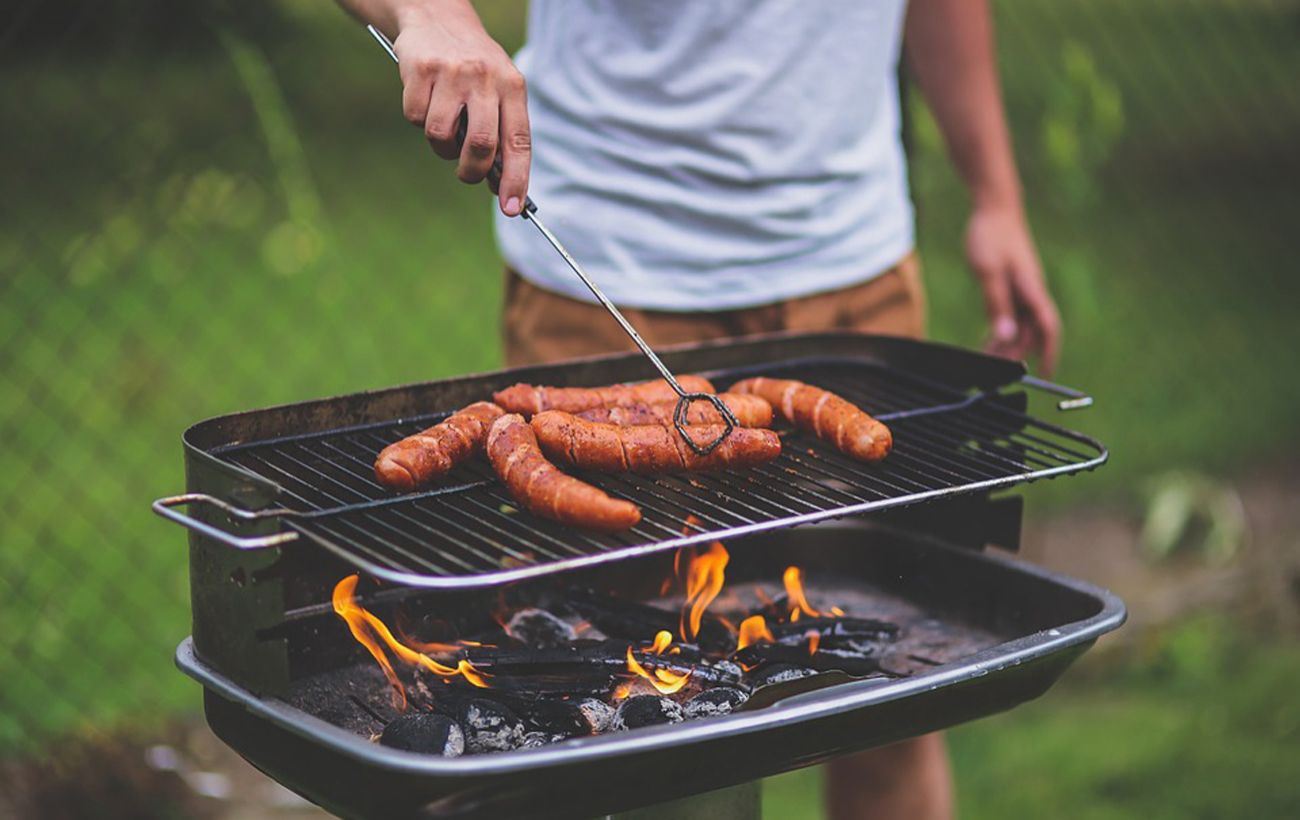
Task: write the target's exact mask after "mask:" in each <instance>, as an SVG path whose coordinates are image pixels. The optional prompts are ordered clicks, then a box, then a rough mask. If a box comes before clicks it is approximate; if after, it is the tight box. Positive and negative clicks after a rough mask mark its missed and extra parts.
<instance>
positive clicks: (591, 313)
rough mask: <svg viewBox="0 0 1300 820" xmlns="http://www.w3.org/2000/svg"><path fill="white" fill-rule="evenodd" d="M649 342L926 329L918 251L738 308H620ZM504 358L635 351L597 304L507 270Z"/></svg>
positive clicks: (525, 360)
mask: <svg viewBox="0 0 1300 820" xmlns="http://www.w3.org/2000/svg"><path fill="white" fill-rule="evenodd" d="M623 315H624V316H626V317H627V319H628V321H630V322H631V323H632V325H633V326H634V327H635V328H636V329H637V331H638V332H640V333H641V335H642V337H643V338H644V339H645V340H646V341H647V342H648V343H649V344H650V345H651V346H652V347H658V346H662V345H672V344H680V343H686V342H700V341H705V340H709V339H721V338H726V337H730V336H748V335H751V334H754V333H770V332H776V331H817V330H850V331H857V332H859V333H884V334H889V335H893V336H911V337H918V338H919V337H921V336H923V335H924V334H925V295H924V291H923V290H922V287H921V265H920V260H918V259H917V256H916V254H915V253H912V254H909V255H908V256H907V257H906V258H905V259H903V261H902V262H899V263H898V264H897V265H895V266H894V267H892V268H890V269H889V270H888V271H886V272H885V273H883V274H881V275H880V276H877V277H875V278H874V279H871V280H869V281H867V282H864V283H863V284H861V285H854V286H853V287H848V288H844V289H842V290H835V291H829V292H827V293H818V294H814V295H812V296H806V297H804V298H802V299H790V300H787V301H785V302H777V303H775V304H771V305H762V306H759V307H754V308H743V309H740V310H721V311H716V312H712V313H709V312H692V313H679V312H670V311H659V310H638V309H635V308H625V309H623ZM503 325H504V334H505V353H506V364H507V366H510V367H515V366H518V365H525V364H542V363H545V362H552V361H558V360H560V359H571V358H574V357H577V356H591V355H595V354H597V353H611V352H615V351H624V350H635V349H636V346H635V345H634V344H633V343H632V340H631V339H629V338H628V337H627V334H625V333H624V332H623V329H622V328H621V327H619V326H618V323H617V322H615V321H614V319H613V317H611V316H610V315H609V314H608V313H606V312H605V309H604V308H603V307H601V306H600V305H593V304H589V303H587V302H579V301H577V300H576V299H570V298H569V297H567V296H560V295H558V294H555V293H551V292H550V291H547V290H543V289H542V288H539V287H537V286H536V285H534V284H532V283H531V282H529V281H528V280H526V279H524V278H523V277H521V276H520V275H519V274H518V273H516V272H514V271H513V270H510V269H509V268H507V269H506V292H505V306H504V315H503Z"/></svg>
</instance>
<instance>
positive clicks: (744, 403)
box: [574, 393, 772, 427]
mask: <svg viewBox="0 0 1300 820" xmlns="http://www.w3.org/2000/svg"><path fill="white" fill-rule="evenodd" d="M718 398H720V399H722V401H723V402H724V403H725V404H726V405H727V407H728V408H730V409H731V412H732V414H734V415H735V417H736V421H738V422H740V426H741V427H771V426H772V405H770V404H768V403H767V401H765V400H764V399H763V398H761V397H760V396H748V395H741V394H740V393H721V394H719V395H718ZM676 410H677V402H676V401H675V400H674V401H657V402H654V403H652V404H629V405H626V406H624V407H596V408H594V409H591V410H583V411H582V412H581V413H575V414H574V415H576V416H577V417H578V418H580V419H586V420H587V421H599V422H604V423H605V424H617V425H618V426H619V427H631V426H633V425H636V424H672V423H673V413H674V412H676ZM686 423H687V424H722V423H723V420H722V414H721V413H719V412H718V408H716V407H714V406H713V405H712V404H711V403H709V402H707V401H702V400H701V401H696V402H692V403H691V406H690V409H689V410H687V411H686Z"/></svg>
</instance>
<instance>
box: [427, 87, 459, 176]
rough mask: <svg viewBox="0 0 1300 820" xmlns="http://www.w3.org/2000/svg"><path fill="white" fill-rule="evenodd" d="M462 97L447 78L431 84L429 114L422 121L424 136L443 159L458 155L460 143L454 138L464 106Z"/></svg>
mask: <svg viewBox="0 0 1300 820" xmlns="http://www.w3.org/2000/svg"><path fill="white" fill-rule="evenodd" d="M464 106H465V102H464V97H463V95H462V94H460V92H459V91H457V90H456V87H455V85H454V84H453V83H452V82H451V81H450V80H449V79H448V80H443V81H442V82H439V83H436V84H435V85H434V86H433V95H432V96H431V97H430V98H429V115H428V117H427V118H426V119H425V122H424V136H425V138H426V139H428V140H429V146H430V147H431V148H433V152H434V153H435V154H437V155H438V156H440V157H442V158H443V159H455V158H456V157H458V156H460V143H459V142H457V140H456V127H457V126H458V125H459V123H460V112H461V109H462V108H464Z"/></svg>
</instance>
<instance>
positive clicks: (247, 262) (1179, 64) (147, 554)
mask: <svg viewBox="0 0 1300 820" xmlns="http://www.w3.org/2000/svg"><path fill="white" fill-rule="evenodd" d="M11 5H12V6H15V7H16V8H10V9H9V10H7V11H5V12H0V72H3V82H2V83H0V121H3V122H4V123H5V125H4V127H3V128H2V129H0V140H3V143H4V150H3V151H0V168H2V169H3V172H2V174H0V179H3V181H4V184H3V197H2V198H0V430H3V432H4V446H3V449H2V450H0V539H2V540H0V623H2V624H3V629H0V756H13V755H20V754H29V753H33V752H36V751H39V750H40V749H42V748H45V747H46V745H47V744H49V743H50V742H51V741H52V740H54V739H56V738H60V737H65V736H68V735H73V736H75V735H79V734H81V735H84V734H87V733H103V732H112V731H114V730H117V729H120V728H123V727H127V728H134V729H144V730H148V729H150V727H156V726H159V725H161V724H162V723H164V722H165V721H166V720H167V719H169V718H170V717H172V716H174V715H176V714H178V713H181V712H184V711H186V710H192V709H194V708H195V705H196V703H197V698H196V691H195V688H194V687H193V686H192V685H191V684H189V683H188V682H186V681H185V680H184V679H182V678H181V676H179V675H178V674H176V673H175V672H174V670H173V669H172V667H171V664H170V654H171V652H172V650H173V648H174V646H175V644H176V643H177V642H178V641H179V640H180V639H181V638H182V637H184V635H185V634H186V633H187V632H188V600H187V595H188V592H187V590H188V587H187V574H186V573H187V566H186V551H185V546H184V543H185V539H184V537H183V535H182V533H181V532H180V531H179V530H178V529H176V528H174V527H170V526H167V525H164V524H163V523H162V522H160V521H158V520H156V519H155V518H154V517H153V516H152V515H151V514H150V513H149V511H148V502H149V501H150V500H151V499H153V498H156V497H159V496H163V495H167V494H170V493H174V492H178V491H181V490H182V489H183V487H184V478H183V475H182V470H181V450H180V443H179V436H180V433H181V431H182V430H183V429H184V428H185V426H186V425H188V424H190V423H193V422H195V421H198V420H200V419H202V418H206V417H209V416H213V415H217V414H220V413H225V412H230V411H235V410H241V409H247V408H251V407H258V406H264V405H268V404H274V403H279V402H288V401H295V400H301V399H306V398H311V397H316V396H322V395H329V394H334V393H342V392H353V391H357V390H362V389H368V388H376V387H381V386H386V385H391V384H398V383H403V382H411V381H417V380H423V379H430V378H439V377H445V376H450V375H454V374H459V373H465V372H472V371H476V370H482V369H487V368H490V367H493V366H495V365H497V364H498V362H499V359H500V349H499V343H498V334H497V332H496V328H497V322H498V319H497V308H498V303H499V299H500V263H499V261H498V260H497V259H496V257H495V252H494V249H493V245H492V242H491V238H490V219H489V213H490V212H489V208H490V206H491V205H490V202H488V200H487V197H486V196H485V195H483V192H482V191H481V190H477V189H470V188H467V187H466V186H461V185H459V184H457V183H456V182H455V180H454V178H453V175H452V174H451V172H450V169H448V168H447V167H445V166H444V165H442V164H441V163H439V162H437V161H436V160H434V159H433V158H432V157H431V155H430V154H429V152H428V151H427V149H426V148H425V146H424V145H423V143H422V140H421V139H420V137H419V135H418V134H417V133H416V132H414V130H413V129H410V128H409V127H407V126H406V125H405V123H404V122H403V120H402V119H401V116H400V110H399V105H398V102H399V94H400V88H399V85H398V82H397V79H396V77H395V76H394V74H393V70H392V66H391V65H390V64H389V63H388V60H387V58H385V57H384V56H383V54H382V53H380V52H378V50H377V49H376V48H375V46H374V44H373V43H372V42H371V41H370V40H369V38H368V37H366V36H365V34H364V32H363V31H362V30H361V29H360V28H359V27H358V26H356V25H355V24H354V23H353V22H352V21H350V20H349V19H347V18H346V17H344V16H343V14H342V13H341V12H339V11H337V10H336V9H334V8H333V7H332V6H331V5H330V4H325V3H319V2H310V1H309V0H301V1H300V2H288V1H287V0H281V2H277V3H249V4H246V7H245V5H244V4H221V3H215V2H214V3H210V4H208V3H199V4H193V5H194V6H195V9H188V10H186V11H185V12H184V13H182V12H180V11H178V10H177V6H176V4H165V3H162V2H151V3H144V4H126V3H99V2H93V0H70V1H69V2H66V3H62V4H57V5H55V6H54V8H53V10H51V8H47V7H45V4H40V3H38V2H35V0H23V2H18V3H16V4H11ZM52 5H53V4H52ZM184 5H186V6H188V5H191V4H184ZM482 5H483V12H484V14H485V17H486V18H487V22H488V24H489V27H490V29H491V30H492V31H493V32H494V33H495V34H497V35H498V36H499V37H500V39H501V40H502V41H503V43H504V44H506V45H507V46H508V47H511V48H514V47H517V46H518V44H519V43H520V42H521V40H522V36H523V21H522V9H521V5H522V4H507V3H504V2H501V3H484V4H482ZM209 6H210V8H209ZM995 7H996V13H997V21H998V26H999V37H1000V54H1001V68H1002V73H1003V77H1004V82H1005V88H1006V96H1007V106H1008V112H1009V116H1010V120H1011V123H1012V126H1013V130H1014V134H1015V140H1016V145H1017V151H1018V154H1019V158H1020V162H1021V166H1022V170H1023V172H1024V176H1025V184H1026V191H1027V199H1028V202H1029V204H1030V208H1031V218H1032V220H1033V222H1034V226H1035V229H1036V233H1037V236H1038V239H1039V242H1040V246H1041V250H1042V253H1043V256H1044V259H1045V262H1046V266H1047V268H1048V270H1049V275H1050V277H1051V279H1052V283H1053V287H1054V290H1055V292H1056V294H1057V296H1058V298H1059V301H1060V304H1061V308H1062V312H1063V315H1064V318H1065V324H1066V333H1067V338H1066V355H1065V359H1064V364H1063V367H1062V369H1061V373H1060V376H1061V379H1062V380H1063V381H1065V382H1067V383H1077V384H1078V385H1080V386H1083V387H1086V388H1088V389H1089V390H1090V391H1092V392H1093V393H1094V394H1096V395H1097V396H1098V397H1099V408H1098V411H1097V412H1096V413H1095V414H1094V415H1093V416H1092V417H1091V418H1088V419H1085V420H1081V421H1080V423H1081V424H1083V425H1084V426H1086V427H1087V428H1088V429H1090V430H1092V431H1094V432H1097V433H1098V434H1099V435H1100V436H1101V437H1103V438H1104V439H1106V440H1107V441H1108V442H1109V443H1111V444H1112V445H1113V447H1114V449H1115V452H1116V453H1117V454H1118V458H1117V459H1116V464H1115V465H1114V466H1113V467H1112V468H1109V469H1108V471H1107V472H1106V473H1104V474H1100V475H1099V476H1098V477H1096V478H1091V479H1088V480H1084V481H1080V482H1074V484H1075V486H1072V487H1070V488H1069V490H1070V493H1071V495H1072V496H1074V495H1079V494H1084V495H1087V494H1090V493H1091V494H1104V493H1123V492H1125V491H1126V490H1125V488H1126V487H1127V486H1128V485H1129V484H1130V483H1131V482H1132V480H1133V479H1135V478H1136V477H1139V476H1142V475H1144V474H1145V473H1146V472H1149V471H1151V470H1154V469H1157V468H1159V467H1160V466H1162V465H1164V464H1168V463H1178V464H1190V465H1196V466H1199V467H1201V468H1203V469H1209V470H1224V471H1230V470H1233V469H1237V468H1240V467H1241V466H1242V465H1245V464H1249V463H1251V462H1252V461H1253V460H1257V459H1261V458H1267V457H1269V456H1270V454H1276V453H1278V452H1285V451H1286V450H1285V448H1287V447H1291V446H1293V445H1294V444H1295V443H1296V442H1297V439H1298V438H1300V436H1297V432H1298V430H1297V425H1296V423H1295V422H1294V420H1293V416H1294V407H1295V406H1296V405H1297V403H1300V390H1298V388H1297V383H1298V381H1300V380H1296V379H1295V377H1294V374H1293V369H1294V364H1293V362H1292V359H1293V355H1294V350H1295V346H1296V343H1297V342H1298V341H1300V338H1298V337H1297V333H1296V330H1295V317H1294V312H1293V308H1292V305H1291V304H1290V303H1289V302H1288V300H1287V298H1286V297H1288V296H1290V295H1291V294H1293V293H1294V289H1293V288H1292V282H1291V279H1292V277H1293V276H1294V274H1295V264H1296V263H1295V260H1296V259H1297V258H1300V255H1298V254H1297V252H1300V243H1298V242H1297V233H1298V231H1297V226H1298V225H1300V221H1298V220H1297V217H1300V206H1298V205H1297V196H1296V192H1297V191H1298V190H1300V154H1298V153H1297V151H1296V146H1297V145H1300V85H1297V83H1296V77H1298V76H1300V49H1298V48H1297V36H1298V35H1300V5H1298V4H1297V3H1296V2H1293V1H1290V0H996V2H995ZM177 15H179V17H180V18H181V19H177ZM908 106H909V111H910V112H911V114H912V122H913V124H914V139H913V154H912V179H913V185H914V188H915V191H916V195H917V197H918V200H919V203H920V213H921V222H920V237H921V245H922V247H921V250H922V256H923V258H924V260H925V263H926V268H927V276H928V279H929V283H930V292H931V300H932V304H933V315H932V324H933V328H934V332H935V334H936V336H937V337H938V338H941V339H944V340H950V341H956V342H959V343H963V344H978V343H979V342H980V340H981V338H982V334H983V328H982V324H981V317H982V313H981V310H980V308H979V304H980V302H979V296H978V292H977V290H976V289H975V287H974V284H973V283H972V282H971V281H970V279H969V275H968V274H967V273H966V272H965V270H964V267H963V262H962V256H961V231H962V227H963V220H964V215H965V204H964V202H965V200H964V196H963V194H962V192H961V190H960V186H959V185H958V184H957V181H956V179H955V178H954V176H953V173H952V171H951V169H950V167H949V166H948V164H947V162H946V160H945V159H944V157H943V150H942V146H941V139H940V137H939V134H938V132H937V130H936V128H935V127H934V125H933V122H932V121H931V120H930V118H929V117H928V115H927V114H926V112H925V109H924V106H923V104H922V103H921V101H920V100H919V99H917V98H915V96H913V97H912V98H911V99H909V101H908ZM538 150H544V146H539V147H538ZM1229 420H1231V422H1229ZM1225 423H1232V424H1233V426H1234V430H1233V432H1232V433H1231V434H1230V435H1228V434H1225V433H1224V430H1223V426H1224V424H1225ZM1230 444H1231V445H1232V446H1229V445H1230ZM1056 489H1057V488H1049V490H1048V492H1047V493H1046V495H1045V496H1044V498H1045V501H1044V503H1049V504H1050V503H1056V502H1054V498H1055V496H1056V495H1059V493H1057V492H1056Z"/></svg>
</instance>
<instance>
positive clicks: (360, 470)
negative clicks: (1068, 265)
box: [214, 361, 1106, 587]
mask: <svg viewBox="0 0 1300 820" xmlns="http://www.w3.org/2000/svg"><path fill="white" fill-rule="evenodd" d="M764 372H765V373H768V374H770V375H773V376H778V377H790V378H800V379H803V380H805V381H808V382H810V383H813V384H816V385H818V386H821V387H825V388H827V389H830V390H833V391H835V392H836V393H839V394H840V395H842V396H844V397H846V398H848V399H849V400H850V401H853V402H855V403H857V404H858V405H859V406H861V407H863V408H864V409H866V410H867V411H868V412H870V413H872V414H873V415H876V416H877V417H878V418H880V419H881V420H883V421H886V422H888V423H889V424H890V426H891V428H892V430H893V433H894V450H893V452H892V453H891V454H890V456H889V457H888V458H887V459H885V460H884V461H883V462H881V463H879V464H863V463H860V462H856V461H853V460H852V459H850V458H848V457H847V456H845V455H843V454H841V453H839V452H838V451H837V450H836V449H835V448H834V447H831V446H829V445H827V444H825V443H823V442H821V441H820V440H818V439H817V438H815V437H813V436H811V435H809V434H806V433H803V432H800V431H796V430H793V429H788V428H784V429H782V430H781V435H782V454H781V457H780V458H779V459H777V460H776V461H774V462H772V463H770V464H766V465H763V466H761V467H756V468H751V469H747V470H739V471H735V472H719V473H693V474H684V475H659V476H637V475H631V474H615V475H611V474H595V473H585V472H583V473H579V475H580V477H581V478H583V479H584V480H586V481H588V482H590V483H592V484H595V485H596V486H598V487H600V488H601V489H603V490H605V491H606V492H608V493H610V494H611V495H614V496H618V497H622V498H627V499H629V500H631V501H634V502H635V503H636V504H638V505H639V506H640V507H641V509H642V515H643V517H642V521H641V523H640V524H638V525H637V526H636V527H634V528H632V529H630V530H627V531H625V532H621V533H613V534H596V533H588V532H583V531H580V530H575V529H573V528H570V527H566V526H563V525H560V524H557V523H554V522H551V521H547V520H544V519H541V518H538V517H536V516H533V515H530V514H528V513H526V512H523V511H521V510H519V509H517V508H516V506H515V505H514V502H513V501H512V500H511V499H510V497H509V495H508V494H507V492H506V491H505V488H504V487H503V486H502V485H501V484H500V483H499V482H498V481H497V480H496V477H495V476H494V475H493V474H492V471H491V469H490V468H489V467H488V466H487V465H486V464H485V463H482V462H481V461H480V462H476V463H473V464H471V465H469V466H467V467H465V468H463V469H461V470H460V471H459V472H457V473H456V474H453V476H451V477H450V478H449V480H448V481H447V482H446V483H445V484H443V485H441V486H437V487H433V488H430V489H429V490H427V491H424V492H417V493H411V494H406V495H394V494H393V493H392V491H390V490H388V489H386V488H384V487H382V486H381V485H379V484H378V483H377V482H376V481H375V479H374V476H373V472H372V465H373V463H374V458H375V454H376V453H378V452H379V450H381V449H382V448H383V447H385V446H386V445H388V444H390V443H392V442H393V441H396V440H398V439H400V438H402V437H404V436H407V435H410V434H412V433H414V432H417V431H418V430H421V429H423V428H424V427H427V426H429V425H430V424H432V423H435V422H436V421H437V420H438V419H439V418H441V417H443V416H444V415H445V413H439V414H430V415H428V416H423V417H419V418H414V419H404V420H400V421H394V422H390V423H383V424H377V425H367V426H363V427H352V428H347V429H341V430H335V431H330V432H325V433H313V434H310V435H302V436H292V435H291V436H287V437H281V438H276V439H273V440H269V441H260V442H247V443H240V444H238V445H232V446H229V447H224V448H217V449H216V450H214V455H217V456H218V457H219V458H221V459H223V460H226V461H229V462H231V463H233V464H236V465H238V466H240V467H243V468H245V469H247V470H249V471H251V472H253V473H255V474H256V475H259V476H261V477H262V478H265V479H267V480H269V481H272V482H274V483H275V484H277V485H279V486H280V487H281V488H282V491H283V492H282V504H283V505H284V507H285V508H286V509H288V510H291V511H292V512H291V513H290V514H289V515H288V516H287V517H286V522H287V524H288V526H289V527H292V528H293V529H294V530H297V531H298V532H299V533H301V534H302V535H304V536H306V537H308V538H310V539H312V540H314V541H316V542H318V543H320V544H322V545H323V546H325V547H326V548H328V549H331V550H332V551H334V552H336V553H337V554H339V555H340V556H342V557H344V558H345V559H347V560H348V561H350V562H352V563H353V564H355V565H357V566H358V567H360V568H362V569H364V570H366V571H367V572H369V573H371V574H373V575H375V576H378V577H381V578H386V579H388V580H391V581H394V582H397V583H402V584H406V585H412V586H429V587H453V586H479V585H483V584H487V583H500V582H505V581H510V580H517V579H519V578H523V577H528V576H531V575H537V574H542V573H546V572H557V571H561V570H565V569H571V568H574V567H577V566H583V565H588V564H592V563H597V562H600V561H606V560H615V559H618V558H623V557H627V556H630V555H637V554H643V553H646V552H652V551H657V550H663V549H674V548H677V547H682V546H688V545H692V544H698V543H701V542H705V541H710V540H714V539H721V538H728V537H734V536H738V535H744V534H748V533H753V532H757V531H760V530H764V529H770V528H775V527H783V526H792V525H795V524H801V523H808V522H812V521H818V520H823V519H826V518H832V517H838V516H843V515H848V514H853V513H863V512H867V511H870V510H876V509H882V508H885V507H890V506H898V505H902V504H909V503H916V502H920V501H926V500H931V499H935V498H939V497H942V496H946V495H951V494H956V493H963V492H973V491H977V490H986V489H991V488H995V487H1004V486H1010V485H1012V484H1016V483H1020V482H1023V481H1031V480H1034V479H1037V478H1043V477H1049V476H1055V475H1061V474H1064V473H1070V472H1076V471H1079V470H1084V469H1090V468H1092V467H1095V466H1097V465H1098V464H1100V463H1102V462H1103V461H1104V460H1105V458H1106V452H1105V449H1104V448H1103V447H1102V446H1101V445H1100V444H1098V443H1097V442H1096V441H1094V440H1092V439H1090V438H1088V437H1086V436H1083V435H1081V434H1078V433H1073V432H1070V431H1068V430H1064V429H1062V428H1059V427H1056V426H1054V425H1050V424H1046V423H1044V422H1041V421H1038V420H1036V419H1034V418H1032V417H1030V416H1028V415H1025V414H1024V413H1020V412H1017V411H1015V410H1013V409H1011V408H1010V407H1008V406H1007V404H1006V403H1005V401H1004V400H1001V399H1000V397H998V396H996V395H990V394H984V393H978V392H976V393H966V392H962V391H959V390H956V389H953V388H951V387H946V386H944V385H942V384H938V383H936V382H933V381H929V380H927V379H923V378H920V377H917V376H914V375H911V374H908V373H904V372H901V371H899V370H895V369H891V368H888V367H886V366H883V365H879V364H874V363H867V362H858V361H822V362H815V363H793V364H789V365H785V366H782V367H777V368H765V369H764ZM741 375H743V374H740V373H737V372H731V373H726V374H720V377H719V378H716V379H715V381H716V382H717V383H718V384H719V386H720V387H725V386H726V385H728V384H730V383H731V382H733V381H735V380H736V379H737V378H739V377H740V376H741Z"/></svg>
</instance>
